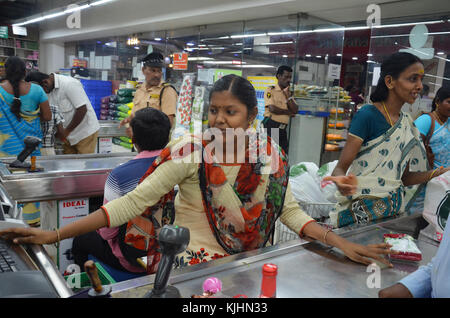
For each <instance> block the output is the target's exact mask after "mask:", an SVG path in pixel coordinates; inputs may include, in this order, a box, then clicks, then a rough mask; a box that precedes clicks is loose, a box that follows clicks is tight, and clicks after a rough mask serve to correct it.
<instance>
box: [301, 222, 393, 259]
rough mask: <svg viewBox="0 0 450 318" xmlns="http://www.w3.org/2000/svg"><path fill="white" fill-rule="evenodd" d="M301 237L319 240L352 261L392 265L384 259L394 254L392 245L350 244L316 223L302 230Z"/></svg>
mask: <svg viewBox="0 0 450 318" xmlns="http://www.w3.org/2000/svg"><path fill="white" fill-rule="evenodd" d="M302 234H303V236H308V237H311V238H314V239H316V240H319V241H321V242H323V243H325V244H327V245H331V246H335V247H337V248H338V249H340V250H341V251H342V252H344V254H345V256H347V257H348V258H350V259H351V260H352V261H355V262H357V263H362V264H365V265H370V264H372V263H374V260H376V261H379V262H381V263H383V264H386V265H388V266H389V267H393V265H392V264H391V263H390V262H389V261H388V260H387V259H386V258H385V257H384V256H385V255H389V254H395V253H397V252H396V251H393V250H391V247H392V245H390V244H386V243H379V244H369V245H367V246H366V245H360V244H356V243H352V242H350V241H348V240H346V239H345V238H343V237H341V236H339V235H337V234H336V233H334V232H333V231H330V230H327V229H325V228H324V227H322V226H320V225H319V224H317V223H316V222H310V223H309V224H307V225H306V226H305V228H304V229H303V233H302Z"/></svg>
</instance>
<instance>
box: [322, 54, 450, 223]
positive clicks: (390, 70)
mask: <svg viewBox="0 0 450 318" xmlns="http://www.w3.org/2000/svg"><path fill="white" fill-rule="evenodd" d="M423 76H424V66H423V63H422V62H421V60H420V59H419V58H418V57H416V56H414V55H412V54H409V53H395V54H393V55H391V56H389V57H388V58H387V59H386V60H385V61H384V62H383V64H382V66H381V76H380V79H379V81H378V85H377V87H376V89H375V91H374V93H373V94H372V95H371V96H370V99H371V101H372V104H368V105H365V106H363V107H362V108H361V109H360V110H359V111H358V112H357V113H356V115H355V117H354V118H353V120H352V123H351V126H350V129H349V136H348V139H347V142H346V145H345V147H344V149H343V151H342V153H341V156H340V158H339V162H338V164H337V166H336V168H335V170H334V171H333V173H332V176H331V177H329V178H328V179H329V180H331V181H334V182H335V183H336V185H337V187H338V189H339V194H338V195H337V198H338V204H337V205H336V207H335V209H334V210H333V211H332V212H331V213H330V219H331V223H332V224H333V226H335V227H343V226H346V225H349V224H353V223H358V224H367V223H369V222H371V221H373V220H376V219H381V218H386V217H390V216H395V215H398V214H400V213H401V212H402V211H405V210H407V209H408V208H409V206H410V204H411V203H412V202H413V201H414V199H415V197H416V195H417V193H419V191H420V189H421V187H420V186H419V188H418V189H417V191H415V192H414V193H412V195H409V196H405V194H406V193H405V187H407V186H413V185H422V184H424V183H426V182H428V181H429V180H430V179H431V178H434V177H436V176H438V175H440V174H442V173H444V172H446V171H447V170H448V168H445V169H444V168H437V169H435V170H428V167H427V158H426V152H425V149H424V147H423V144H422V141H421V139H420V133H419V131H418V130H417V128H416V127H415V126H414V123H413V120H412V118H411V117H410V116H409V115H408V114H406V113H403V112H402V111H401V108H402V106H403V105H404V104H405V103H413V102H414V100H415V99H416V98H417V97H418V96H419V92H420V91H421V90H422V87H423V86H422V79H423Z"/></svg>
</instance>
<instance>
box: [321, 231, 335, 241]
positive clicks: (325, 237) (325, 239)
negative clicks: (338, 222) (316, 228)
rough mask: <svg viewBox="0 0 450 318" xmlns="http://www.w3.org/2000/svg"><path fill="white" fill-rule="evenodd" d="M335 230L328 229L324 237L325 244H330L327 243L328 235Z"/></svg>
mask: <svg viewBox="0 0 450 318" xmlns="http://www.w3.org/2000/svg"><path fill="white" fill-rule="evenodd" d="M332 231H333V230H332V229H328V230H327V231H326V232H325V234H324V235H323V242H324V243H325V244H328V243H327V235H328V233H330V232H332Z"/></svg>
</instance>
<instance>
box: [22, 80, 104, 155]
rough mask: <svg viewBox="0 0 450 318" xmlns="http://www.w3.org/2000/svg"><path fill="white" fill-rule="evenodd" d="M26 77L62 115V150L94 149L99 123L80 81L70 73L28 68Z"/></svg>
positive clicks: (76, 151)
mask: <svg viewBox="0 0 450 318" xmlns="http://www.w3.org/2000/svg"><path fill="white" fill-rule="evenodd" d="M26 80H27V81H29V82H30V81H33V82H37V83H39V85H41V86H42V88H43V89H44V91H45V92H46V93H47V94H48V99H49V102H50V104H51V105H57V106H58V108H59V111H60V112H61V115H62V117H63V118H64V124H63V125H64V129H63V136H61V138H62V139H63V141H64V145H63V148H64V153H65V154H88V153H94V152H95V148H96V146H97V138H98V130H99V129H100V125H99V123H98V120H97V116H96V114H95V111H94V109H93V107H92V105H91V102H90V101H89V98H88V96H87V95H86V92H85V91H84V88H83V85H82V84H81V83H80V82H79V81H78V80H77V79H75V78H73V77H70V76H64V75H58V74H55V73H51V74H50V75H48V74H44V73H40V72H31V73H30V74H29V75H28V76H27V78H26Z"/></svg>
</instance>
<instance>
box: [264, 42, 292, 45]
mask: <svg viewBox="0 0 450 318" xmlns="http://www.w3.org/2000/svg"><path fill="white" fill-rule="evenodd" d="M292 43H294V42H293V41H288V42H268V43H260V44H255V45H280V44H292Z"/></svg>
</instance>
